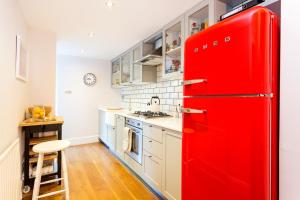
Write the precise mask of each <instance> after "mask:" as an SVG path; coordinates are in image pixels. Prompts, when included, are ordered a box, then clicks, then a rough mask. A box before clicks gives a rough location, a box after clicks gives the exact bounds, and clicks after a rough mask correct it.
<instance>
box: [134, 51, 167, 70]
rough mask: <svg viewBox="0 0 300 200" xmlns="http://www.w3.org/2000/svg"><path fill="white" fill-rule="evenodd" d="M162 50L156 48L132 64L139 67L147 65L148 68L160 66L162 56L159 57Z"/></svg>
mask: <svg viewBox="0 0 300 200" xmlns="http://www.w3.org/2000/svg"><path fill="white" fill-rule="evenodd" d="M161 52H162V48H158V49H156V50H155V51H153V52H152V53H150V54H148V55H146V56H144V57H142V58H141V59H138V60H136V61H135V62H134V64H140V65H148V66H157V65H160V64H162V56H161Z"/></svg>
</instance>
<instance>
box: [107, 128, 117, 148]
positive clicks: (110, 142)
mask: <svg viewBox="0 0 300 200" xmlns="http://www.w3.org/2000/svg"><path fill="white" fill-rule="evenodd" d="M106 144H107V146H108V147H109V149H110V150H111V151H112V152H115V150H116V131H115V127H114V126H109V125H107V143H106Z"/></svg>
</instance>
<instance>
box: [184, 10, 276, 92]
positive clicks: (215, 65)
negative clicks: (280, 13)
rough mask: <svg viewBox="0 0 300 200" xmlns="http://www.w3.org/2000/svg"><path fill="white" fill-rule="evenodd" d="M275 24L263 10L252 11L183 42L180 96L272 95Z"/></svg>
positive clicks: (272, 18)
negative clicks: (182, 92) (182, 83)
mask: <svg viewBox="0 0 300 200" xmlns="http://www.w3.org/2000/svg"><path fill="white" fill-rule="evenodd" d="M277 21H278V20H277V17H276V16H275V15H274V14H272V13H271V12H270V11H268V10H267V9H265V8H260V7H255V8H252V9H249V10H248V11H246V12H243V13H241V14H238V15H236V16H233V17H230V18H228V19H226V20H224V21H222V22H220V23H219V24H216V25H214V26H212V27H210V28H208V29H206V30H204V31H202V32H200V33H198V34H196V35H194V36H192V37H190V38H189V39H187V41H186V44H185V65H184V85H185V86H184V95H185V96H198V95H209V94H214V95H218V94H268V93H272V92H274V91H273V90H274V89H276V88H277V83H276V80H277V68H278V66H277V65H278V63H277V60H278V56H277V53H278V46H277V45H278V22H277ZM272 87H276V88H273V89H272Z"/></svg>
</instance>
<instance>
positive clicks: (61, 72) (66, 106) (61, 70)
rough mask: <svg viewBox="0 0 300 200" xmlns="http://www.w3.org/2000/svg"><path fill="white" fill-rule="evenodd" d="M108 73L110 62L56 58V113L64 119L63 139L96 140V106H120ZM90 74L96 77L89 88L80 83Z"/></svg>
mask: <svg viewBox="0 0 300 200" xmlns="http://www.w3.org/2000/svg"><path fill="white" fill-rule="evenodd" d="M110 70H111V67H110V61H102V60H97V59H89V58H80V57H72V56H58V58H57V83H56V85H57V110H58V114H59V115H61V116H64V119H65V124H64V126H63V138H67V139H70V140H71V141H72V143H73V144H81V143H89V142H95V141H97V136H98V111H97V108H98V106H120V102H121V99H120V92H119V90H115V89H112V88H111V84H110V83H111V78H110ZM89 72H91V73H94V74H95V75H96V76H97V84H96V85H95V86H92V87H87V86H85V85H84V83H83V76H84V74H86V73H89ZM65 91H71V94H68V93H66V92H65Z"/></svg>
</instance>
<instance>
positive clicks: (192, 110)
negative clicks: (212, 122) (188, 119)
mask: <svg viewBox="0 0 300 200" xmlns="http://www.w3.org/2000/svg"><path fill="white" fill-rule="evenodd" d="M181 112H183V113H190V114H205V113H206V112H207V110H198V109H192V108H182V109H181Z"/></svg>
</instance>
